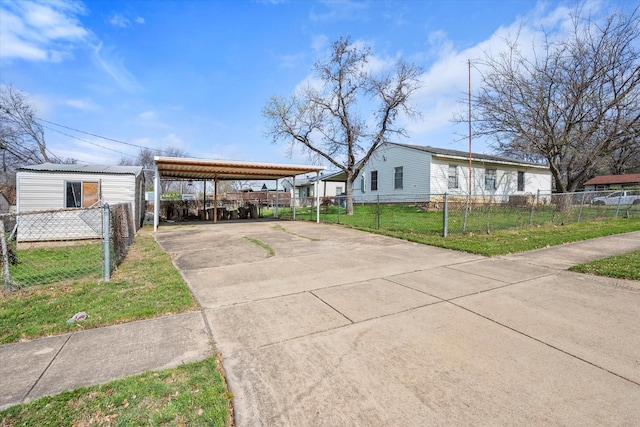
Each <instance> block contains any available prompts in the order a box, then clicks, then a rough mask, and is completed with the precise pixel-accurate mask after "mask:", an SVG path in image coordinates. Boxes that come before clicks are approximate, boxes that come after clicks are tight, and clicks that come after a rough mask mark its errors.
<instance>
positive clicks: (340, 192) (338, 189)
mask: <svg viewBox="0 0 640 427" xmlns="http://www.w3.org/2000/svg"><path fill="white" fill-rule="evenodd" d="M336 196H342V187H336Z"/></svg>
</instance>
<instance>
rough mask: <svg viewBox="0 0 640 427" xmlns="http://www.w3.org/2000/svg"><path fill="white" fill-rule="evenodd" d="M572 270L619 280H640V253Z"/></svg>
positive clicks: (619, 256)
mask: <svg viewBox="0 0 640 427" xmlns="http://www.w3.org/2000/svg"><path fill="white" fill-rule="evenodd" d="M570 270H571V271H578V272H581V273H588V274H597V275H598V276H607V277H615V278H618V279H629V280H640V251H637V252H631V253H629V254H624V255H618V256H613V257H609V258H604V259H599V260H596V261H592V262H589V263H586V264H580V265H576V266H573V267H571V268H570Z"/></svg>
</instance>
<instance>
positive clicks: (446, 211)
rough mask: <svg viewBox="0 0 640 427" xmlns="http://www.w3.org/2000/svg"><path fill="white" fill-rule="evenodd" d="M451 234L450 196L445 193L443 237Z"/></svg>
mask: <svg viewBox="0 0 640 427" xmlns="http://www.w3.org/2000/svg"><path fill="white" fill-rule="evenodd" d="M447 234H449V194H447V193H444V207H443V208H442V237H447Z"/></svg>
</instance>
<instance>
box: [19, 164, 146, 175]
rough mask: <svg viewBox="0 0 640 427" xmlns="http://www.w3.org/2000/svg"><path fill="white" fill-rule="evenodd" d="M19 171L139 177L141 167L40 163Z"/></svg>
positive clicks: (24, 167)
mask: <svg viewBox="0 0 640 427" xmlns="http://www.w3.org/2000/svg"><path fill="white" fill-rule="evenodd" d="M19 171H34V172H67V173H99V174H110V175H139V174H141V173H142V166H106V165H78V164H66V163H42V164H39V165H31V166H23V167H21V168H20V169H18V172H19Z"/></svg>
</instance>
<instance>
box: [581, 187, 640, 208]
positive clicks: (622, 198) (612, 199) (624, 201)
mask: <svg viewBox="0 0 640 427" xmlns="http://www.w3.org/2000/svg"><path fill="white" fill-rule="evenodd" d="M591 204H592V205H614V206H617V205H637V204H640V191H639V190H631V191H627V190H624V191H616V192H613V193H611V194H609V195H608V196H603V197H594V198H593V200H591Z"/></svg>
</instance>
